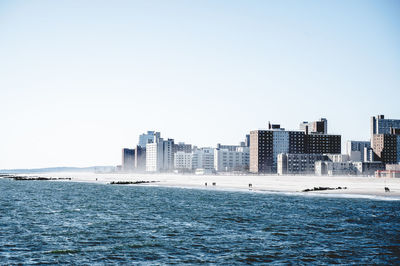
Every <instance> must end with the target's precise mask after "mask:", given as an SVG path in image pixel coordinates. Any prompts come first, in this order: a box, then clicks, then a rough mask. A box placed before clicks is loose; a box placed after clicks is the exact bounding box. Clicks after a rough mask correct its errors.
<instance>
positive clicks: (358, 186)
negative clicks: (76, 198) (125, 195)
mask: <svg viewBox="0 0 400 266" xmlns="http://www.w3.org/2000/svg"><path fill="white" fill-rule="evenodd" d="M11 175H14V176H24V177H28V178H29V177H40V178H50V179H53V180H51V181H62V182H87V183H97V184H109V183H111V182H138V181H139V182H143V181H145V182H146V183H142V184H139V183H137V184H121V185H124V186H159V187H177V188H192V189H207V190H211V189H212V190H226V191H243V192H244V191H250V192H256V193H283V194H295V195H304V196H307V195H310V196H338V197H352V198H374V197H379V198H382V199H388V200H400V178H377V177H357V176H277V175H181V174H150V173H145V174H135V173H131V174H103V173H102V174H99V173H45V174H37V173H32V174H19V175H18V174H11ZM57 179H58V180H57ZM205 183H207V186H206V185H205ZM213 183H215V185H212V184H213ZM249 184H251V187H249ZM319 187H322V188H331V189H332V188H333V190H321V191H318V190H317V191H308V192H303V190H306V189H313V188H319ZM339 187H340V188H341V189H338V188H339ZM344 187H346V189H343V188H344ZM385 187H389V189H390V192H385V189H384V188H385Z"/></svg>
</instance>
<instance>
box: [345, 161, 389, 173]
mask: <svg viewBox="0 0 400 266" xmlns="http://www.w3.org/2000/svg"><path fill="white" fill-rule="evenodd" d="M352 164H353V166H354V169H355V170H356V174H357V175H364V176H374V175H375V172H376V171H377V170H384V169H385V165H384V164H383V163H382V162H352Z"/></svg>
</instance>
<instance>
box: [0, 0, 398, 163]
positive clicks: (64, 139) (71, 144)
mask: <svg viewBox="0 0 400 266" xmlns="http://www.w3.org/2000/svg"><path fill="white" fill-rule="evenodd" d="M399 13H400V2H398V1H351V2H349V1H334V2H322V1H301V2H300V1H217V2H216V1H198V2H192V1H190V2H189V1H145V2H140V1H112V2H111V1H109V2H107V1H83V2H82V1H31V2H27V1H1V2H0V58H1V61H0V97H1V99H2V104H1V105H0V114H1V117H2V119H1V125H2V127H1V131H0V169H15V168H42V167H58V166H74V167H86V166H94V165H117V164H120V163H121V149H122V148H123V147H131V148H133V147H134V146H135V145H136V144H137V142H138V138H139V135H140V134H142V133H144V132H146V131H147V130H156V131H160V132H161V136H162V137H164V138H174V139H175V141H176V142H186V143H190V144H193V145H197V146H215V145H216V144H217V143H223V144H237V143H239V142H240V141H243V140H244V137H245V134H248V133H249V131H250V130H254V129H259V128H266V127H267V123H268V121H271V123H279V124H281V125H282V127H284V128H287V129H298V125H299V124H300V122H302V121H313V120H317V119H319V118H321V117H324V118H327V119H328V132H329V133H333V134H341V135H342V150H343V149H344V145H345V142H346V141H347V140H350V139H351V140H368V139H369V134H370V128H369V125H370V124H369V123H370V117H371V116H374V115H378V114H384V115H385V116H386V117H387V118H397V119H400V108H399V99H400V75H399V73H400V72H399V70H400V49H399V47H400V27H399V26H400V16H399V15H398V14H399Z"/></svg>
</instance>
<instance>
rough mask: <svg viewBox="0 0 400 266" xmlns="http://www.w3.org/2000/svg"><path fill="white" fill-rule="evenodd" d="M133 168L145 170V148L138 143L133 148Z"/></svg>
mask: <svg viewBox="0 0 400 266" xmlns="http://www.w3.org/2000/svg"><path fill="white" fill-rule="evenodd" d="M135 170H137V171H145V170H146V148H145V147H141V146H139V145H137V146H136V149H135Z"/></svg>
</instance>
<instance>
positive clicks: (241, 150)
mask: <svg viewBox="0 0 400 266" xmlns="http://www.w3.org/2000/svg"><path fill="white" fill-rule="evenodd" d="M249 153H250V151H249V148H248V147H237V148H236V150H235V151H231V150H228V149H219V148H216V149H215V150H214V168H215V170H216V171H217V172H229V171H245V170H248V167H249Z"/></svg>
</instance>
